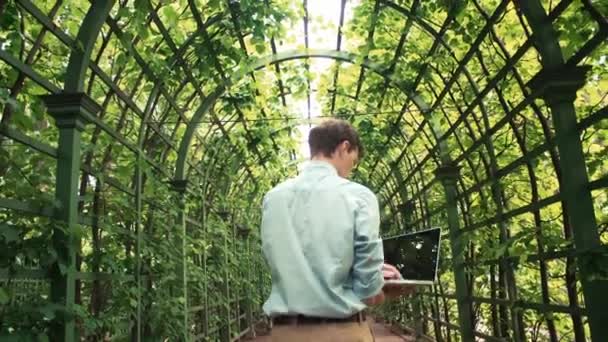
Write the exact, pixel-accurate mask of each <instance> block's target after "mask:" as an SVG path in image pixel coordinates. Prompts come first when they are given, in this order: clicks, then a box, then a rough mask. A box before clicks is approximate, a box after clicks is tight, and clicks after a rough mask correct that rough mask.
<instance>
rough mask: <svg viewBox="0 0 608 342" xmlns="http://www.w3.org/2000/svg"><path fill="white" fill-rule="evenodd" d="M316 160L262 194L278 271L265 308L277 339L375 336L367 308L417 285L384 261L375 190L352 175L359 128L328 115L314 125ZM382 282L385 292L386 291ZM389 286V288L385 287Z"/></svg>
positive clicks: (265, 237) (269, 257)
mask: <svg viewBox="0 0 608 342" xmlns="http://www.w3.org/2000/svg"><path fill="white" fill-rule="evenodd" d="M308 143H309V146H310V153H311V156H312V158H311V159H312V160H311V161H310V162H309V163H308V165H306V166H305V168H304V169H303V170H302V172H301V174H300V175H299V176H297V177H296V178H293V179H290V180H287V181H285V182H283V183H282V184H279V185H278V186H276V187H275V188H274V189H272V190H271V191H270V192H268V193H267V194H266V196H265V197H264V204H263V214H262V248H263V251H264V256H265V258H266V261H267V262H268V264H269V266H270V270H271V275H272V290H271V293H270V296H269V298H268V300H267V301H266V303H265V304H264V312H265V313H266V314H267V315H268V316H269V317H270V318H271V319H272V322H273V329H272V333H271V336H272V340H273V341H288V342H298V341H315V342H319V341H321V342H322V341H332V342H334V341H349V342H351V341H353V342H354V341H361V342H366V341H373V336H372V334H371V331H370V328H369V326H368V325H367V323H366V322H365V315H364V312H363V311H364V309H365V308H366V307H367V306H369V305H375V304H380V303H382V302H383V301H384V300H385V293H386V295H387V296H389V297H390V296H398V295H403V294H407V293H409V292H411V291H412V290H413V288H412V287H400V288H397V289H395V288H392V289H388V288H386V287H384V278H399V277H400V274H399V272H398V271H397V269H395V268H394V267H393V266H391V265H387V264H384V254H383V250H382V240H381V239H380V237H379V224H380V214H379V208H378V200H377V198H376V196H375V195H374V194H373V193H372V192H371V191H370V190H369V189H368V188H366V187H364V186H363V185H360V184H357V183H355V182H352V181H349V180H348V179H347V178H348V176H349V174H350V172H351V170H352V169H353V167H354V166H355V165H356V164H357V161H358V159H359V157H361V156H362V155H363V146H361V142H360V140H359V136H358V135H357V132H356V131H355V129H354V128H353V127H352V126H351V125H350V124H349V123H347V122H346V121H342V120H328V121H325V122H323V123H322V124H321V125H319V126H317V127H315V128H313V129H312V130H311V131H310V135H309V138H308ZM383 287H384V290H383ZM387 291H388V292H387Z"/></svg>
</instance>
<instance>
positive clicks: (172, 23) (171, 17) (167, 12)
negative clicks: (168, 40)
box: [161, 5, 179, 28]
mask: <svg viewBox="0 0 608 342" xmlns="http://www.w3.org/2000/svg"><path fill="white" fill-rule="evenodd" d="M161 11H162V14H163V16H165V17H166V18H167V26H168V27H170V28H175V27H176V26H177V22H178V19H179V14H178V13H177V12H176V11H175V8H173V6H171V5H168V6H165V7H163V9H162V10H161Z"/></svg>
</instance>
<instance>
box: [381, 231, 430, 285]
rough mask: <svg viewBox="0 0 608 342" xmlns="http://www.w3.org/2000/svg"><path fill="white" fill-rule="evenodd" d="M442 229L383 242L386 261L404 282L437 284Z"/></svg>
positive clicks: (403, 235)
mask: <svg viewBox="0 0 608 342" xmlns="http://www.w3.org/2000/svg"><path fill="white" fill-rule="evenodd" d="M440 243H441V229H439V228H433V229H428V230H423V231H418V232H414V233H408V234H402V235H398V236H393V237H389V238H386V239H384V240H383V247H384V260H385V262H386V263H389V264H391V265H393V266H395V267H396V268H397V269H398V270H399V272H401V276H402V277H403V279H404V280H409V281H422V282H435V281H436V280H437V269H438V265H439V248H440Z"/></svg>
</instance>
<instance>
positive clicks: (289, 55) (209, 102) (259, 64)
mask: <svg viewBox="0 0 608 342" xmlns="http://www.w3.org/2000/svg"><path fill="white" fill-rule="evenodd" d="M304 58H328V59H334V60H339V61H343V62H347V63H353V64H359V65H362V66H363V67H365V68H367V69H370V70H372V71H373V72H375V73H377V74H378V75H380V76H382V77H384V78H385V79H387V80H389V82H390V83H391V84H393V85H395V87H396V88H398V89H399V90H401V91H402V92H403V93H404V94H405V95H406V96H407V97H408V98H409V99H410V100H411V101H412V102H414V104H415V105H416V106H417V107H418V108H419V109H420V111H421V113H422V114H423V115H424V116H425V117H426V116H427V115H429V114H430V113H429V105H428V104H427V103H426V102H425V101H424V100H423V99H422V97H420V96H419V95H418V94H415V93H414V94H412V93H411V92H410V91H409V89H407V87H406V86H405V85H404V84H403V82H402V81H400V80H399V79H397V78H395V77H393V76H391V75H387V74H386V72H385V71H384V68H383V67H382V66H381V65H379V64H377V63H373V62H370V61H368V60H364V59H362V58H360V56H359V55H357V54H354V53H351V52H346V51H336V50H313V49H304V50H293V51H288V52H283V53H279V54H273V55H269V56H266V57H263V58H259V59H256V60H254V61H253V62H251V63H249V64H247V65H244V66H242V67H241V68H240V69H239V70H238V71H237V72H236V73H235V74H234V75H233V76H232V77H231V78H230V80H228V81H227V82H226V84H224V85H220V86H218V87H217V88H216V89H215V90H214V91H213V92H212V93H211V94H209V95H208V96H207V97H206V98H205V99H204V101H203V103H201V105H200V106H199V108H198V109H197V111H196V112H195V113H194V115H193V116H192V119H191V120H190V121H191V122H194V124H189V125H188V126H187V129H186V132H185V133H184V136H183V137H182V141H181V143H180V148H179V154H178V160H177V164H176V170H175V179H177V180H183V179H185V175H186V160H187V156H188V150H189V147H190V143H191V141H192V137H193V135H194V132H195V131H196V128H197V126H198V124H197V122H198V121H200V120H201V118H202V116H203V115H204V114H205V113H206V112H207V111H209V110H210V109H211V108H212V107H213V105H214V104H215V102H216V101H217V99H218V98H219V97H221V96H222V95H223V94H224V93H225V92H226V90H227V89H228V88H230V86H232V85H233V84H236V83H237V82H238V81H239V80H241V79H242V78H243V77H244V76H245V75H247V74H248V73H250V72H252V71H255V70H259V69H262V68H265V67H267V66H270V65H273V64H276V63H281V62H285V61H289V60H294V59H304ZM429 122H431V123H432V120H429ZM437 127H438V126H437V125H433V124H431V129H432V130H433V132H434V134H435V135H436V136H440V135H441V134H439V133H440V132H439V131H438V129H437ZM439 145H440V146H439V151H440V156H441V158H442V160H444V159H445V158H449V156H448V154H447V150H446V149H445V147H446V146H445V143H444V142H440V144H439ZM442 151H443V152H442ZM446 160H447V159H446Z"/></svg>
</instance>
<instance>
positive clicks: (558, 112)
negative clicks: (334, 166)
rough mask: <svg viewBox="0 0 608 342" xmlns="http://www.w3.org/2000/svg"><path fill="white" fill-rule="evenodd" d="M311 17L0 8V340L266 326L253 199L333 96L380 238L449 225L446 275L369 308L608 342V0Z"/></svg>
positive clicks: (380, 2)
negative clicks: (357, 149)
mask: <svg viewBox="0 0 608 342" xmlns="http://www.w3.org/2000/svg"><path fill="white" fill-rule="evenodd" d="M312 2H313V1H312V0H304V1H288V0H264V1H259V0H240V1H234V0H179V1H161V0H134V1H127V0H99V1H97V0H96V1H87V0H72V1H63V0H54V1H31V0H8V1H0V75H1V77H0V112H1V113H2V116H1V119H0V256H1V257H0V337H2V338H5V337H6V338H12V339H16V340H19V339H21V340H39V341H47V340H50V341H60V340H65V341H69V340H76V339H86V340H92V341H97V340H108V339H111V340H117V341H120V340H149V339H159V340H160V339H168V340H209V341H216V340H231V339H235V338H238V337H241V336H244V335H245V334H247V333H250V332H251V329H252V326H253V325H254V324H255V323H257V322H258V321H259V320H260V319H261V318H262V317H263V315H262V313H261V305H262V303H263V301H264V299H265V297H266V295H267V294H268V290H269V286H270V277H269V274H268V272H267V271H266V268H265V262H264V259H263V256H262V255H261V251H260V241H259V239H260V237H259V233H258V230H259V219H260V217H259V215H260V204H261V199H262V196H263V195H264V193H265V192H266V191H268V190H269V189H270V188H272V187H273V186H274V185H276V184H277V183H279V182H280V181H282V180H284V179H286V178H287V177H290V176H294V175H296V174H297V173H298V164H299V162H301V161H302V160H301V158H300V156H299V153H298V149H299V148H300V146H299V141H302V140H305V137H302V136H301V134H302V133H301V131H303V132H304V133H305V130H303V128H305V127H310V126H311V125H313V124H314V123H315V122H316V120H317V119H315V118H314V115H313V114H314V113H313V112H314V109H315V108H313V105H312V104H311V103H313V102H314V101H313V100H314V99H317V100H318V101H319V102H320V107H321V108H320V112H321V113H317V114H321V116H332V117H340V118H344V119H346V120H349V121H350V122H352V123H353V124H354V125H355V126H356V127H357V129H358V131H359V133H360V135H361V138H362V141H363V144H364V146H365V147H366V151H367V153H366V156H365V158H364V159H363V160H362V162H361V163H360V164H359V165H358V167H357V169H356V170H355V173H354V180H355V181H358V182H361V183H363V184H365V185H367V186H368V187H370V188H371V189H372V190H373V191H374V192H375V193H376V194H377V195H378V199H379V201H380V207H381V216H382V224H381V233H382V235H384V236H389V235H393V234H398V233H402V232H410V231H416V230H421V229H426V228H430V227H441V228H442V231H443V239H442V250H441V255H442V258H441V271H440V278H439V279H438V282H437V283H436V284H435V285H433V286H429V287H420V288H419V289H418V291H417V294H416V295H415V296H414V297H413V298H410V299H403V300H400V301H396V302H392V303H389V304H387V305H385V306H382V307H380V308H378V309H377V310H374V314H375V315H377V316H378V317H383V318H384V319H386V320H389V321H391V322H392V323H394V324H400V325H402V326H403V327H409V328H410V329H412V331H413V332H414V333H416V334H418V335H420V336H422V335H425V336H427V337H430V338H432V339H435V340H437V341H459V340H462V341H472V340H475V339H485V340H491V341H551V342H557V341H564V340H566V341H577V342H579V341H587V340H592V341H605V340H606V339H608V330H607V329H606V327H605V324H603V322H605V321H606V319H608V317H607V316H606V313H605V310H604V308H603V307H604V306H605V305H608V302H607V300H606V298H605V296H604V293H605V291H606V290H607V289H608V286H607V284H608V279H607V278H606V276H607V273H608V270H607V269H606V267H607V266H606V265H608V262H606V257H607V256H606V248H605V246H606V243H607V242H608V193H607V191H606V189H607V188H608V181H607V179H608V178H607V174H608V161H607V160H608V159H606V157H605V156H606V153H607V149H608V132H607V127H608V120H607V119H606V118H607V109H606V105H607V103H608V73H607V70H608V68H607V65H608V64H607V63H608V61H607V57H606V56H607V55H608V46H607V44H606V38H607V37H608V21H607V20H606V17H607V15H608V6H607V5H606V4H605V2H602V1H593V0H578V1H573V0H561V1H551V0H526V1H523V0H522V1H508V0H502V1H501V0H484V1H481V0H466V1H465V0H449V1H448V0H438V1H422V0H391V1H389V0H362V1H354V0H352V1H347V0H342V1H336V4H338V5H339V6H337V7H336V8H337V9H338V10H339V12H340V13H339V16H338V17H337V18H339V19H338V20H337V22H331V21H330V20H327V19H326V18H323V17H322V16H321V17H319V16H318V15H315V14H314V13H312V12H313V11H312V8H313V7H314V6H312ZM330 5H332V3H331V2H327V6H330ZM315 31H321V32H322V34H325V33H327V34H328V35H335V37H336V39H335V41H333V40H332V41H331V47H327V46H324V47H323V48H317V44H318V43H317V42H316V41H315V40H314V39H313V37H314V36H315V34H316V33H315ZM319 60H324V61H328V60H329V62H328V64H327V65H328V68H326V69H323V70H320V69H319V68H318V64H316V63H317V62H318V61H319ZM302 104H304V106H302ZM302 111H304V112H302Z"/></svg>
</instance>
